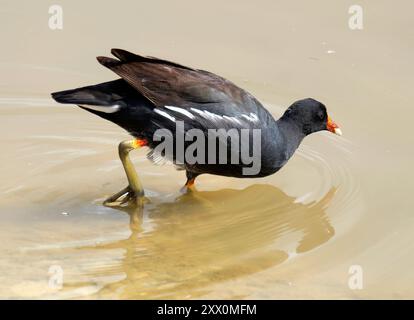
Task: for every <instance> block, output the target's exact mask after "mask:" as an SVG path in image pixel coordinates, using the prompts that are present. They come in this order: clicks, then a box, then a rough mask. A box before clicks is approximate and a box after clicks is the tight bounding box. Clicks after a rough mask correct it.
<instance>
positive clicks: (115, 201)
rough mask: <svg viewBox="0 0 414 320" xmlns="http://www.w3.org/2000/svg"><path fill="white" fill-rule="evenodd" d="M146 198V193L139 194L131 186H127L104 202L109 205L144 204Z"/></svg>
mask: <svg viewBox="0 0 414 320" xmlns="http://www.w3.org/2000/svg"><path fill="white" fill-rule="evenodd" d="M144 199H145V197H144V195H142V194H140V195H137V194H136V193H135V192H134V191H133V190H132V188H131V187H130V186H127V187H125V188H124V189H122V190H121V191H119V192H117V193H115V194H114V195H112V196H110V197H109V198H108V199H106V200H105V201H104V202H103V204H104V205H105V206H107V207H118V206H127V205H137V204H143V202H144Z"/></svg>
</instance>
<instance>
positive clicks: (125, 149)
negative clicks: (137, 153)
mask: <svg viewBox="0 0 414 320" xmlns="http://www.w3.org/2000/svg"><path fill="white" fill-rule="evenodd" d="M145 145H146V141H145V140H140V139H134V140H126V141H122V142H121V143H120V144H119V146H118V152H119V158H120V159H121V162H122V165H123V166H124V170H125V173H126V176H127V178H128V183H129V185H128V186H127V187H125V188H124V189H122V190H121V191H119V192H117V193H115V194H114V195H113V196H111V197H109V198H108V199H106V200H105V201H104V205H107V206H114V205H119V204H124V203H126V202H129V201H130V200H135V201H136V202H140V201H141V200H142V199H143V198H144V189H143V187H142V184H141V181H140V180H139V178H138V174H137V172H136V171H135V168H134V165H133V164H132V161H131V159H130V158H129V153H130V152H131V151H132V150H134V149H137V148H140V147H142V146H145ZM123 196H125V197H124V198H123V199H122V200H119V199H120V198H121V197H123Z"/></svg>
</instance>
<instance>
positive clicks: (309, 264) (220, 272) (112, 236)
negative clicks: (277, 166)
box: [0, 1, 414, 299]
mask: <svg viewBox="0 0 414 320" xmlns="http://www.w3.org/2000/svg"><path fill="white" fill-rule="evenodd" d="M61 5H62V7H63V10H64V28H63V30H57V31H52V30H50V29H49V28H48V25H47V19H48V17H49V16H48V13H47V12H48V6H49V3H48V2H47V1H39V2H36V4H30V5H29V4H23V3H21V4H17V3H15V2H13V1H6V3H5V4H4V5H3V6H2V9H1V11H0V17H1V18H2V19H1V20H2V22H1V25H2V28H1V29H0V34H1V36H2V39H3V42H4V43H6V44H7V48H8V50H5V51H4V52H3V54H2V57H1V58H0V71H1V77H0V88H1V93H0V124H1V125H0V135H1V137H2V139H1V144H0V145H1V152H0V161H1V162H0V163H1V164H2V165H1V167H0V177H1V181H2V182H1V184H0V205H1V210H0V221H1V224H0V297H3V298H10V297H11V298H136V299H149V298H260V299H262V298H264V299H271V298H375V297H389V298H413V297H414V289H413V285H414V275H413V272H412V270H413V267H414V257H413V251H414V246H413V244H412V241H411V234H412V229H413V227H414V218H413V216H412V209H413V197H412V195H411V192H412V190H413V173H412V170H411V163H412V160H413V151H412V145H413V142H414V141H413V135H412V134H410V127H411V124H410V122H411V119H410V118H411V117H412V116H413V111H412V107H411V106H410V104H411V101H412V100H413V99H412V98H413V92H412V90H409V85H410V84H412V83H413V81H412V80H413V76H412V75H413V72H414V70H413V63H412V61H411V60H412V53H413V47H414V41H413V40H414V33H413V30H414V29H413V28H412V19H411V17H410V15H409V12H411V11H410V8H412V5H411V4H410V3H409V2H408V1H407V2H404V1H401V2H400V4H399V5H396V4H394V5H393V8H392V14H391V15H390V8H389V6H390V4H387V3H386V2H381V3H375V4H374V3H371V2H369V3H368V2H365V1H361V5H362V7H363V8H364V14H365V20H364V30H361V31H351V30H350V29H349V28H348V22H347V21H348V20H347V19H348V17H349V14H348V7H349V6H350V5H351V3H348V2H347V1H337V2H335V3H332V2H328V1H316V2H312V4H310V3H309V4H308V3H307V2H305V1H298V2H292V3H290V4H287V3H277V4H276V3H273V2H270V1H269V2H263V4H262V6H260V7H256V5H254V4H253V3H252V4H250V5H247V4H243V3H239V2H226V4H223V3H222V2H214V1H213V2H209V3H208V4H207V3H205V4H203V5H201V4H195V3H194V2H180V3H179V4H177V3H176V4H174V5H173V4H167V3H161V2H157V1H153V2H151V4H148V3H146V4H138V3H134V4H133V3H132V2H131V4H130V5H129V6H128V10H125V7H122V8H120V7H118V6H117V5H116V4H111V5H109V4H105V5H103V4H101V3H99V6H98V2H95V3H94V2H92V1H91V2H88V3H87V4H85V3H82V4H81V3H79V4H74V3H73V2H70V1H61ZM97 7H99V10H98V9H97ZM218 8H220V10H218ZM184 9H185V10H184ZM191 10H196V11H195V12H198V13H197V15H188V14H187V13H188V12H190V11H191ZM120 15H121V16H122V19H121V18H118V17H119V16H120ZM207 17H210V18H208V19H207ZM212 17H214V19H213V18H212ZM390 17H394V18H393V19H390ZM212 20H214V24H212ZM111 47H123V48H126V49H129V50H131V51H136V52H139V53H143V54H148V55H153V56H159V57H162V58H168V59H171V60H176V61H177V62H180V63H184V64H188V65H191V66H196V67H200V68H204V69H208V70H211V71H214V72H217V73H219V74H221V75H223V76H225V77H227V78H229V79H231V80H233V81H234V82H236V83H238V84H239V85H240V86H242V87H244V88H246V89H248V90H249V91H250V92H252V93H253V94H254V95H255V96H257V97H258V98H259V100H261V101H262V102H264V104H265V105H266V107H267V108H268V109H269V110H270V111H271V112H272V113H273V114H274V115H275V116H276V117H277V116H279V115H280V114H281V112H282V111H283V110H284V108H285V107H286V106H287V105H289V103H291V102H292V101H294V100H296V99H299V98H303V97H307V96H312V97H314V98H317V99H319V100H321V101H323V102H324V103H325V104H326V105H327V107H328V110H329V112H330V114H331V115H332V117H333V118H334V119H335V120H336V121H337V122H338V123H339V124H340V125H341V128H343V131H344V137H337V136H334V135H332V134H329V133H319V134H315V135H313V136H311V137H308V138H306V140H305V141H304V143H303V144H302V145H301V147H300V149H299V150H298V152H297V153H296V155H295V156H294V157H293V158H292V159H291V160H290V161H289V163H288V164H287V165H286V166H285V167H284V168H283V169H282V170H281V171H280V172H279V173H277V174H275V175H273V176H271V177H267V178H263V179H242V180H240V179H231V178H224V177H216V176H208V175H206V176H201V177H200V178H199V179H198V180H197V189H198V191H197V192H195V193H191V194H181V193H180V191H179V190H180V188H181V186H182V185H183V183H184V182H185V177H184V174H183V173H182V172H177V171H175V170H174V169H173V168H172V167H169V166H154V165H153V164H152V163H150V162H149V161H148V160H147V159H146V157H145V152H146V151H144V150H140V151H137V152H134V154H133V155H132V157H133V159H134V162H135V165H136V168H137V170H138V172H139V173H140V176H141V178H142V181H143V184H144V186H145V188H146V193H147V195H148V197H149V199H150V201H149V202H148V203H146V204H145V206H144V207H143V208H136V209H123V210H120V209H112V208H106V207H103V206H102V204H101V203H102V201H103V200H104V199H105V198H106V197H107V196H109V195H111V194H112V193H114V192H115V191H118V190H119V189H120V188H122V187H124V186H125V184H126V179H125V177H124V173H123V170H122V166H121V164H120V161H119V160H118V157H117V144H118V143H119V142H120V141H122V140H124V139H125V138H126V137H127V135H126V134H125V133H124V132H123V131H122V129H120V128H118V127H116V126H115V125H113V124H111V123H108V122H105V121H104V120H102V119H100V118H98V117H96V116H94V115H91V114H89V113H86V112H84V111H83V110H80V109H78V108H76V107H74V106H73V107H71V106H62V105H58V104H55V103H54V102H53V101H52V100H51V99H50V98H49V93H50V92H52V91H56V90H61V89H67V88H71V87H75V86H82V85H86V84H91V83H98V82H102V81H106V80H110V79H114V78H115V76H114V75H112V74H111V73H110V72H108V71H107V70H104V69H103V68H102V67H100V66H99V65H98V64H97V63H96V61H94V56H96V55H105V54H107V53H108V52H109V49H110V48H111ZM353 265H358V266H361V268H362V270H363V289H362V290H352V289H351V288H350V287H349V286H348V281H349V277H350V275H349V273H348V272H349V268H350V267H351V266H353ZM57 274H58V275H60V274H61V275H62V276H63V283H62V287H60V286H59V285H56V282H54V281H55V279H56V275H57Z"/></svg>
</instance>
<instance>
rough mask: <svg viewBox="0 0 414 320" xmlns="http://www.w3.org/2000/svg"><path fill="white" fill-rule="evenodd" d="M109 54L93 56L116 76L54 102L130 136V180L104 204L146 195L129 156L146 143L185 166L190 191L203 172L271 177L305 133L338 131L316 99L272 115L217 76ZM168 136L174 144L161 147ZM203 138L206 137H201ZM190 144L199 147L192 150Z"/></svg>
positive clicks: (125, 159)
mask: <svg viewBox="0 0 414 320" xmlns="http://www.w3.org/2000/svg"><path fill="white" fill-rule="evenodd" d="M111 53H112V54H113V55H114V56H115V57H116V58H117V59H113V58H108V57H97V59H98V61H99V63H101V64H102V65H104V66H105V67H107V68H109V69H110V70H112V71H113V72H115V73H116V74H117V75H118V76H119V77H120V79H117V80H114V81H109V82H105V83H101V84H97V85H92V86H86V87H82V88H77V89H72V90H66V91H60V92H55V93H52V97H53V98H54V99H55V100H56V101H57V102H60V103H70V104H77V105H78V106H79V107H81V108H82V109H85V110H87V111H89V112H92V113H94V114H96V115H98V116H100V117H102V118H104V119H107V120H109V121H112V122H114V123H116V124H117V125H119V126H121V127H122V128H124V129H125V130H127V131H128V132H129V133H130V134H131V135H132V136H133V137H134V139H132V140H128V141H123V142H121V143H120V144H119V156H120V158H121V161H122V164H123V166H124V169H125V172H126V175H127V178H128V182H129V185H128V186H127V187H126V188H124V189H123V190H121V191H120V192H118V193H116V194H114V195H113V196H112V197H110V198H109V199H107V200H106V201H105V204H106V205H115V204H118V203H119V202H121V203H125V202H127V201H129V200H132V199H134V200H140V199H142V198H143V195H144V191H143V188H142V185H141V183H140V181H139V179H138V175H137V173H136V171H135V170H134V168H133V165H132V162H131V161H130V159H129V156H128V154H129V152H130V151H131V150H133V149H136V148H139V147H143V146H147V147H149V148H150V152H149V153H148V157H149V158H150V159H151V160H153V161H155V162H158V161H160V159H167V160H170V161H171V162H173V163H174V164H175V165H176V166H177V168H179V169H184V170H186V174H187V182H186V184H185V186H186V187H187V188H190V187H192V186H193V184H194V181H195V178H196V177H197V176H198V175H200V174H203V173H209V174H216V175H223V176H232V177H239V178H243V177H247V178H251V177H264V176H267V175H270V174H273V173H275V172H276V171H278V170H279V169H280V168H281V167H282V166H283V165H285V164H286V162H287V161H288V160H289V158H290V157H291V156H292V155H293V153H294V152H295V150H296V149H297V148H298V146H299V144H300V143H301V141H302V140H303V138H304V137H305V136H307V135H309V134H311V133H314V132H318V131H322V130H329V131H331V132H333V133H336V134H339V135H340V134H341V131H340V129H339V128H338V126H337V125H336V124H335V123H334V122H333V121H332V120H331V119H330V118H329V117H328V114H327V111H326V107H325V106H324V105H323V104H322V103H320V102H318V101H316V100H314V99H311V98H308V99H303V100H298V101H296V102H294V103H293V104H292V105H291V106H290V107H289V108H288V109H287V110H286V111H285V113H284V114H283V116H282V117H281V118H280V119H278V120H275V119H274V118H273V117H272V115H271V114H270V113H269V112H268V111H267V110H266V109H265V108H264V107H263V105H262V104H261V103H260V102H259V101H258V100H257V99H256V98H255V97H253V96H252V95H251V94H249V93H248V92H246V91H245V90H243V89H241V88H239V87H238V86H236V85H235V84H233V83H232V82H230V81H229V80H226V79H224V78H222V77H220V76H218V75H216V74H214V73H211V72H208V71H204V70H199V69H193V68H190V67H186V66H183V65H180V64H177V63H174V62H170V61H166V60H161V59H158V58H154V57H144V56H140V55H137V54H133V53H131V52H128V51H125V50H121V49H112V50H111ZM179 125H180V126H179ZM191 129H197V130H191ZM195 131H197V132H198V133H201V136H200V134H199V135H197V134H194V132H195ZM168 132H170V133H171V135H170V136H168V135H167V134H166V133H168ZM211 132H215V135H214V134H211V135H210V133H211ZM246 132H247V133H246ZM190 133H192V134H191V135H189V134H190ZM244 133H245V134H244ZM243 134H244V135H243ZM184 136H185V138H183V137H184ZM168 137H170V138H171V139H172V140H171V141H170V142H171V144H172V146H170V147H171V148H168V147H166V146H167V145H166V143H165V142H166V141H167V140H168V139H167V138H168ZM189 137H190V138H189ZM202 138H205V140H206V141H204V142H202V141H199V139H200V140H201V139H202ZM255 138H256V140H255ZM196 140H197V141H196ZM180 141H183V143H182V145H183V147H182V146H180V144H179V142H180ZM193 141H196V142H197V143H198V144H197V145H196V147H197V148H195V147H194V145H193V147H191V145H192V143H193ZM161 143H164V145H163V148H160V147H161V146H162V145H161ZM223 146H224V148H223ZM190 148H191V150H190ZM160 150H161V151H160ZM255 150H258V151H259V152H258V153H257V152H255ZM189 151H192V152H189ZM220 151H221V152H220ZM223 151H224V152H223ZM187 155H192V158H190V157H187ZM194 159H195V160H194ZM246 159H247V160H248V161H247V160H246Z"/></svg>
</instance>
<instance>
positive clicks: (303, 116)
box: [282, 98, 342, 135]
mask: <svg viewBox="0 0 414 320" xmlns="http://www.w3.org/2000/svg"><path fill="white" fill-rule="evenodd" d="M282 119H284V120H287V121H290V122H292V123H293V124H295V125H297V126H298V127H299V130H301V131H302V132H303V133H304V134H305V135H308V134H311V133H314V132H318V131H322V130H328V131H330V132H333V133H335V134H337V135H342V132H341V130H340V129H339V127H338V125H337V124H336V123H335V122H333V121H332V119H331V118H330V117H329V116H328V113H327V111H326V107H325V105H324V104H323V103H321V102H319V101H317V100H315V99H312V98H307V99H303V100H298V101H296V102H294V103H293V104H292V105H291V106H290V107H289V108H288V109H287V110H286V111H285V113H284V114H283V116H282Z"/></svg>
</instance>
